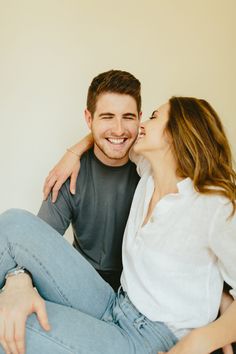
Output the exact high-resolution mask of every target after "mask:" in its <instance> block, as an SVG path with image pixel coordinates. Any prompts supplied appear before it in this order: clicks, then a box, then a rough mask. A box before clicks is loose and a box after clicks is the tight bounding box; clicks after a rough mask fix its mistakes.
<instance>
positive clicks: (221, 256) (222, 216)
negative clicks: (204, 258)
mask: <svg viewBox="0 0 236 354" xmlns="http://www.w3.org/2000/svg"><path fill="white" fill-rule="evenodd" d="M231 212H232V204H231V203H227V204H222V206H220V207H219V208H218V210H217V212H216V214H215V217H214V220H213V223H212V228H211V232H210V236H209V244H210V248H211V250H212V251H213V252H214V253H215V255H216V256H217V262H218V266H219V269H220V272H221V274H222V276H223V279H224V281H225V282H226V283H227V284H229V285H230V286H231V288H232V290H230V294H231V295H232V296H233V298H234V299H236V215H235V214H234V215H233V216H232V217H230V214H231Z"/></svg>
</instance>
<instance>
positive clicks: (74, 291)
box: [0, 209, 177, 354]
mask: <svg viewBox="0 0 236 354" xmlns="http://www.w3.org/2000/svg"><path fill="white" fill-rule="evenodd" d="M17 265H20V266H25V267H26V268H27V269H28V270H29V271H30V272H31V273H32V276H33V280H34V284H35V286H36V288H37V289H38V292H39V293H40V295H41V296H42V297H43V298H44V299H45V301H46V307H47V313H48V317H49V322H50V325H51V331H50V332H46V331H44V330H43V329H42V328H41V326H40V325H39V323H38V320H37V318H36V316H35V314H32V315H31V316H30V317H29V318H28V320H27V324H26V348H27V351H26V352H27V354H42V353H43V354H67V353H68V354H69V353H70V354H71V353H73V354H77V353H81V354H95V353H96V354H134V353H137V354H149V353H150V354H157V352H158V351H168V350H169V348H171V347H172V346H173V345H174V344H175V343H176V342H177V339H176V337H175V336H174V335H173V334H172V332H171V331H170V330H169V329H168V328H167V327H166V326H165V324H163V323H160V322H152V321H150V320H148V319H147V318H146V317H145V316H144V315H142V314H141V313H140V312H139V311H138V310H137V309H136V308H135V306H134V305H133V304H132V303H131V301H130V300H129V298H128V296H127V294H126V293H125V292H124V291H123V290H122V289H119V291H118V293H115V292H114V290H113V289H112V288H111V287H110V285H109V284H108V283H106V282H105V281H104V280H103V279H102V278H101V277H100V276H99V274H98V273H97V272H96V271H95V270H94V268H93V267H92V266H91V265H90V264H89V263H88V262H87V261H86V260H85V259H84V258H83V257H82V256H81V255H80V254H79V252H78V251H76V250H75V249H74V248H73V247H72V246H71V245H70V244H69V243H68V242H67V241H66V240H64V239H63V238H62V237H61V235H59V234H58V233H57V232H56V231H55V230H54V229H53V228H51V227H50V226H49V225H47V224H46V223H45V222H43V221H42V220H41V219H39V218H38V217H36V216H34V215H32V214H30V213H29V212H26V211H23V210H16V209H12V210H9V211H7V212H5V213H3V214H2V215H0V287H2V286H3V284H4V276H5V273H6V272H7V271H8V270H9V269H12V268H14V267H16V266H17ZM0 353H4V352H3V349H1V348H0Z"/></svg>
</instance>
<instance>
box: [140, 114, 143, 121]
mask: <svg viewBox="0 0 236 354" xmlns="http://www.w3.org/2000/svg"><path fill="white" fill-rule="evenodd" d="M142 116H143V112H140V113H139V120H140V122H141V119H142Z"/></svg>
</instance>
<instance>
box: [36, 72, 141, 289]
mask: <svg viewBox="0 0 236 354" xmlns="http://www.w3.org/2000/svg"><path fill="white" fill-rule="evenodd" d="M140 111H141V96H140V82H139V81H138V80H137V79H136V78H135V77H134V76H133V75H131V74H130V73H128V72H125V71H119V70H111V71H108V72H105V73H102V74H100V75H98V76H97V77H95V78H94V79H93V81H92V83H91V85H90V87H89V90H88V96H87V108H86V110H85V119H86V121H87V124H88V127H89V128H90V130H91V133H92V135H93V139H94V146H93V147H92V148H91V149H90V150H88V151H87V152H86V153H85V154H83V156H82V158H81V167H80V174H79V178H78V180H77V184H76V191H75V194H74V195H72V194H71V193H70V182H69V180H67V182H66V183H65V184H64V185H63V186H62V188H61V190H60V192H59V194H58V198H57V201H56V202H55V203H53V202H52V197H51V196H50V197H49V198H47V200H45V201H44V202H43V203H42V206H41V208H40V211H39V214H38V215H39V216H40V217H41V218H42V219H43V220H45V221H46V222H47V223H48V224H50V225H51V226H52V227H53V228H55V229H56V230H57V231H58V232H59V233H60V234H62V235H63V234H64V233H65V231H66V229H67V228H68V226H69V225H70V223H71V224H72V228H73V234H74V241H73V246H74V247H75V248H76V249H77V250H78V251H79V252H80V253H81V254H82V255H83V256H84V257H85V258H86V259H87V260H88V261H89V262H90V263H91V264H92V265H93V266H94V268H95V269H96V270H97V271H98V272H99V274H100V275H101V276H102V277H103V279H105V280H106V281H107V282H109V283H110V285H111V286H112V287H113V288H114V289H115V290H117V288H118V286H119V284H120V274H121V270H122V261H121V246H122V239H123V233H124V229H125V225H126V221H127V218H128V215H129V210H130V206H131V202H132V198H133V194H134V191H135V188H136V186H137V183H138V180H139V177H138V175H137V172H136V166H135V165H134V164H133V163H132V162H131V161H130V160H129V150H130V148H131V146H132V145H133V144H134V142H135V140H136V137H137V134H138V129H139V123H140V116H141V112H140ZM72 154H73V151H72Z"/></svg>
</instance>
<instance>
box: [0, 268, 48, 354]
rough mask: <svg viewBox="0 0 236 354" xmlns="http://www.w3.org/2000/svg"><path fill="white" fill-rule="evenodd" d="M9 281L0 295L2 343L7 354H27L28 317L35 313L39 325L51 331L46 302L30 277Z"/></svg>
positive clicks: (23, 275)
mask: <svg viewBox="0 0 236 354" xmlns="http://www.w3.org/2000/svg"><path fill="white" fill-rule="evenodd" d="M14 278H15V279H13V277H12V279H9V280H7V284H6V286H5V289H4V291H3V292H2V293H1V294H0V343H1V345H2V347H3V349H4V350H5V352H6V354H24V353H25V325H26V320H27V317H28V316H29V315H30V314H32V313H33V312H35V313H36V314H37V317H38V320H39V323H40V324H41V326H42V328H43V329H44V330H46V331H49V330H50V325H49V323H48V317H47V312H46V307H45V302H44V300H43V299H42V298H41V296H40V295H39V294H38V292H37V291H36V290H35V289H34V288H33V286H32V282H31V280H30V278H29V276H28V275H26V274H22V275H17V276H15V277H14Z"/></svg>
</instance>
